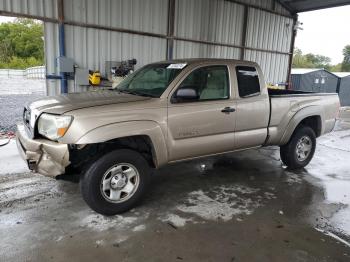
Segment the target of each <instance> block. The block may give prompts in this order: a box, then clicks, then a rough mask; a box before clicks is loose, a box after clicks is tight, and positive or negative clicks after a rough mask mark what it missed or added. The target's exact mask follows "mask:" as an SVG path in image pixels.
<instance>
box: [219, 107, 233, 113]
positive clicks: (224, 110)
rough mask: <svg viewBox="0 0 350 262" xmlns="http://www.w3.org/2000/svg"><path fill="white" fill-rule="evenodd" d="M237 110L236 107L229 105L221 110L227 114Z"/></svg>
mask: <svg viewBox="0 0 350 262" xmlns="http://www.w3.org/2000/svg"><path fill="white" fill-rule="evenodd" d="M235 111H236V109H235V108H233V107H229V106H227V107H225V108H224V109H222V110H221V112H223V113H225V114H229V113H233V112H235Z"/></svg>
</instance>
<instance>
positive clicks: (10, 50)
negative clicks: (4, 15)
mask: <svg viewBox="0 0 350 262" xmlns="http://www.w3.org/2000/svg"><path fill="white" fill-rule="evenodd" d="M43 61H44V42H43V25H42V23H41V22H37V21H34V20H30V19H16V20H15V21H14V22H8V23H2V24H0V68H26V67H28V65H30V66H36V65H42V64H43Z"/></svg>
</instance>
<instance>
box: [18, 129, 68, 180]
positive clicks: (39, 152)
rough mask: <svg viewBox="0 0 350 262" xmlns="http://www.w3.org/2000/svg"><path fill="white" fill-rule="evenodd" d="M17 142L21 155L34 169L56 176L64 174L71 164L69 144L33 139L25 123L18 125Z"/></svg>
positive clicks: (30, 167) (29, 166)
mask: <svg viewBox="0 0 350 262" xmlns="http://www.w3.org/2000/svg"><path fill="white" fill-rule="evenodd" d="M16 142H17V148H18V151H19V153H20V155H21V157H22V158H23V159H24V160H25V161H26V162H27V164H28V168H29V169H30V170H32V171H35V172H38V173H40V174H42V175H45V176H50V177H56V176H58V175H62V174H64V173H65V169H66V167H67V166H68V165H69V164H70V161H69V151H68V145H67V144H60V143H58V142H54V141H51V140H48V139H41V138H40V139H32V138H30V137H29V136H28V134H27V132H26V130H25V127H24V125H17V133H16Z"/></svg>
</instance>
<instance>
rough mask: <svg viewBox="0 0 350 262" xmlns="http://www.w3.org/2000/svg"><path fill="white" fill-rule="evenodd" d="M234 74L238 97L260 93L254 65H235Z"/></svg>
mask: <svg viewBox="0 0 350 262" xmlns="http://www.w3.org/2000/svg"><path fill="white" fill-rule="evenodd" d="M236 74H237V82H238V93H239V96H240V97H249V96H254V95H257V94H259V93H260V83H259V75H258V72H257V71H256V69H255V67H250V66H237V67H236Z"/></svg>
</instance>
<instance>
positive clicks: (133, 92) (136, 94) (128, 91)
mask: <svg viewBox="0 0 350 262" xmlns="http://www.w3.org/2000/svg"><path fill="white" fill-rule="evenodd" d="M118 91H119V92H120V93H125V94H131V95H135V96H145V97H158V96H155V95H152V94H147V93H139V92H135V91H131V90H125V89H119V90H118Z"/></svg>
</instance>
